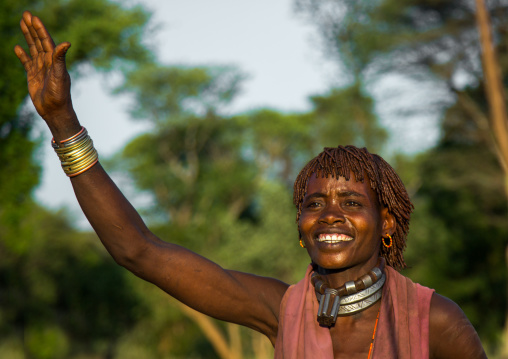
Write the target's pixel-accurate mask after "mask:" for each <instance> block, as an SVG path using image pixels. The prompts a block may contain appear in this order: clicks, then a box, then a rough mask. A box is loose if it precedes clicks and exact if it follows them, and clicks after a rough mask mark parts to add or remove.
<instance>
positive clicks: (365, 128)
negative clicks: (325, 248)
mask: <svg viewBox="0 0 508 359" xmlns="http://www.w3.org/2000/svg"><path fill="white" fill-rule="evenodd" d="M241 78H242V75H241V74H240V73H239V72H238V71H237V70H236V69H231V68H189V67H182V66H165V65H150V66H147V67H144V68H140V69H139V70H138V71H136V72H133V73H132V74H131V75H130V76H129V77H128V78H127V81H126V83H125V84H123V85H122V86H121V87H120V88H121V91H127V92H130V93H132V94H133V95H134V99H135V104H134V106H133V108H132V114H133V117H135V118H139V119H145V120H147V121H150V122H151V123H152V125H153V130H152V131H150V132H149V133H146V134H143V135H140V136H138V137H137V138H135V139H134V140H132V141H131V142H130V143H129V144H127V146H126V147H125V148H124V150H123V151H122V152H121V153H120V154H118V155H117V156H116V157H115V158H114V160H113V161H110V162H111V165H114V168H115V170H116V171H125V172H128V173H129V174H130V177H131V178H132V180H133V181H134V184H135V186H136V187H137V188H138V189H139V190H141V191H143V193H145V194H147V195H148V196H150V198H152V201H151V205H150V206H149V207H148V208H146V209H145V214H146V218H147V220H148V221H149V223H150V227H151V228H152V230H153V231H154V232H155V233H157V234H158V236H159V237H160V238H163V239H164V238H171V239H172V241H174V242H175V243H178V244H181V245H184V246H185V247H187V248H189V249H191V250H193V251H195V252H197V253H202V254H203V255H205V256H206V257H208V258H210V259H211V260H213V261H215V262H217V263H219V264H220V265H222V266H224V267H227V268H232V269H235V270H241V271H246V272H251V273H255V274H259V275H266V276H273V277H277V278H280V279H282V280H285V281H287V282H295V281H297V280H298V279H299V277H301V274H302V273H303V271H304V269H305V267H306V265H307V264H308V260H309V259H308V256H307V254H306V252H305V251H304V250H302V249H301V248H300V247H299V245H298V232H297V228H296V225H295V224H294V220H295V212H294V209H293V205H292V203H291V194H292V185H293V181H294V179H295V177H296V174H297V171H299V169H300V168H302V167H303V165H304V164H305V163H306V162H307V161H308V160H309V159H310V158H311V157H313V156H314V155H315V154H316V153H317V152H318V151H320V150H321V149H322V146H323V145H327V146H336V145H338V144H339V143H352V142H356V143H358V144H360V145H368V146H371V148H372V147H379V146H381V144H382V142H383V138H384V136H385V132H384V130H383V129H381V128H380V127H379V126H378V124H377V121H376V116H375V115H374V114H373V113H372V112H373V108H372V100H371V99H370V98H369V97H368V96H366V95H364V94H363V93H362V91H361V90H360V89H359V88H348V89H344V90H332V91H330V92H329V93H327V94H325V95H321V96H314V97H313V98H312V102H313V104H314V108H313V109H312V110H311V111H310V112H308V113H284V114H283V113H280V112H278V111H276V110H273V109H259V110H255V111H252V112H249V113H245V114H238V115H234V116H224V115H223V114H222V113H223V108H224V106H227V104H228V102H229V101H230V100H232V99H233V97H234V95H235V94H236V93H237V92H238V89H239V86H240V82H241ZM352 97H353V98H354V100H351V98H352ZM177 308H178V309H179V310H181V311H182V312H183V313H184V314H185V315H186V316H187V317H189V318H191V320H193V321H194V322H195V323H196V325H197V326H199V328H201V330H202V331H203V333H204V335H205V336H206V337H207V338H208V339H209V341H210V343H211V345H212V346H213V348H214V350H215V351H216V353H217V355H218V356H219V357H221V358H239V357H245V356H247V357H248V355H249V354H248V353H249V351H250V352H254V353H255V354H256V357H264V356H266V354H261V353H262V352H263V351H265V350H266V349H262V348H263V346H262V345H260V344H259V343H260V342H259V339H257V338H258V337H253V338H251V339H250V341H251V342H253V343H254V342H255V344H251V345H248V346H245V345H242V343H245V342H246V341H247V340H248V339H247V338H246V337H245V336H246V335H247V336H250V335H252V333H250V334H245V333H244V334H243V339H238V338H239V336H238V328H237V327H236V326H233V325H231V324H227V325H226V327H225V328H224V324H222V323H217V322H215V321H213V320H211V319H210V318H206V317H203V316H201V315H199V314H197V313H195V312H194V311H192V310H189V309H188V308H186V307H184V306H177ZM167 311H168V313H166V314H165V316H167V317H170V316H171V315H172V314H169V312H170V311H171V309H170V308H168V309H167ZM175 315H176V314H175ZM168 323H169V322H168ZM172 323H173V326H175V325H176V323H174V322H172ZM168 326H169V324H168ZM226 328H227V329H226ZM196 339H197V340H198V339H199V338H196ZM264 341H265V344H266V343H267V342H266V339H264ZM173 343H174V342H173ZM174 345H176V343H174ZM194 347H195V348H197V347H198V344H197V343H196V344H195V345H194ZM167 350H168V352H167V353H171V355H172V356H175V355H176V354H175V352H176V351H177V350H178V349H177V348H176V347H173V348H171V347H170V346H169V347H167ZM208 351H209V348H208ZM201 355H204V354H201Z"/></svg>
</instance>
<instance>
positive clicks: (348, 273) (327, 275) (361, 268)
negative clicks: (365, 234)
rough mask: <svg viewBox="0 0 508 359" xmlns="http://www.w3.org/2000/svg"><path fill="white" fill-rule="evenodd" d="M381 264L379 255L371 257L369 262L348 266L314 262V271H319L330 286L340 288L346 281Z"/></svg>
mask: <svg viewBox="0 0 508 359" xmlns="http://www.w3.org/2000/svg"><path fill="white" fill-rule="evenodd" d="M377 265H379V257H375V258H371V259H370V260H368V261H367V262H365V263H363V264H361V265H357V266H353V267H348V268H323V267H320V266H318V265H317V264H313V267H314V271H315V272H317V273H318V274H319V275H320V276H321V278H322V279H323V281H324V282H325V283H326V284H327V285H328V287H330V288H339V287H341V286H343V285H344V283H346V282H348V281H351V280H356V279H358V278H359V277H361V276H362V275H364V274H366V273H368V272H369V271H370V270H371V269H372V268H374V267H375V266H377Z"/></svg>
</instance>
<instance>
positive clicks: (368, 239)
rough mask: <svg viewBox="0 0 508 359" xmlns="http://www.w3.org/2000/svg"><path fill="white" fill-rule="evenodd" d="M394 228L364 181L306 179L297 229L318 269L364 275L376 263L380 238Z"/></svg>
mask: <svg viewBox="0 0 508 359" xmlns="http://www.w3.org/2000/svg"><path fill="white" fill-rule="evenodd" d="M394 226H395V220H394V218H393V216H392V215H390V214H389V213H388V210H387V209H386V208H381V206H380V204H379V202H378V199H377V197H376V194H375V193H374V191H373V190H372V189H371V188H370V184H369V182H368V180H367V179H366V180H365V181H364V182H363V183H362V182H356V181H355V180H354V177H352V178H351V179H350V180H349V181H347V180H346V179H345V178H344V177H339V178H338V179H337V178H332V177H328V178H321V177H316V175H315V174H314V175H312V177H310V178H309V182H308V185H307V193H306V195H305V197H304V199H303V205H302V213H301V216H300V219H299V221H298V227H299V230H300V234H301V236H302V240H303V241H304V243H305V246H306V248H307V251H308V253H309V256H310V258H311V259H312V261H313V262H314V263H315V264H317V265H318V266H320V267H322V268H325V269H351V270H352V272H357V271H358V272H359V273H360V274H359V275H362V274H365V272H366V271H368V270H370V269H372V267H374V266H375V265H376V263H377V260H378V257H379V248H380V244H381V237H382V236H383V235H386V233H390V234H393V230H394Z"/></svg>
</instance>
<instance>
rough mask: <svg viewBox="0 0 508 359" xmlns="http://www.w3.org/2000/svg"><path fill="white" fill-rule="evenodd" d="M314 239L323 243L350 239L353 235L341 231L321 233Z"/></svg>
mask: <svg viewBox="0 0 508 359" xmlns="http://www.w3.org/2000/svg"><path fill="white" fill-rule="evenodd" d="M316 240H317V241H318V242H324V243H340V242H349V241H352V240H353V237H351V236H348V235H347V234H341V233H321V234H319V235H318V236H317V238H316Z"/></svg>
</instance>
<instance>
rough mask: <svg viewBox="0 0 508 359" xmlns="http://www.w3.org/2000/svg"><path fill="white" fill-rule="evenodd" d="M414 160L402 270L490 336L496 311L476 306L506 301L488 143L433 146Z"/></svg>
mask: <svg viewBox="0 0 508 359" xmlns="http://www.w3.org/2000/svg"><path fill="white" fill-rule="evenodd" d="M472 164H474V166H472ZM419 167H420V170H419V171H420V179H421V187H420V189H419V191H418V193H417V196H416V198H415V204H416V211H415V215H414V217H413V220H412V224H411V234H410V239H409V240H410V241H411V245H410V246H409V247H408V248H410V249H409V250H408V261H409V262H410V265H412V268H411V270H409V271H408V274H409V275H410V276H411V277H412V278H414V279H416V280H418V281H420V282H423V283H425V284H426V285H428V286H430V287H433V288H436V289H438V290H439V292H440V293H441V294H443V295H445V296H447V297H449V298H452V299H453V300H454V301H456V302H457V303H458V304H459V305H460V306H461V308H462V309H463V310H464V311H465V313H466V314H467V316H468V318H469V319H470V320H471V322H472V323H473V325H474V326H475V328H477V330H478V331H479V333H480V335H482V337H483V339H485V340H488V341H490V342H492V341H495V339H496V336H497V333H498V332H499V330H500V328H501V327H502V324H503V316H501V315H485V311H484V310H483V308H486V307H488V308H489V312H490V313H503V311H504V310H505V303H506V291H505V285H506V280H507V277H506V272H505V271H503V270H500V269H502V268H503V267H504V261H505V256H504V253H505V247H506V245H507V244H508V241H507V240H506V238H508V228H507V227H506V217H507V214H508V209H507V203H506V197H505V196H504V184H503V175H502V171H501V169H500V168H499V165H498V164H497V161H496V159H495V157H494V156H493V155H492V154H490V153H489V151H488V150H486V149H483V150H479V149H478V148H477V147H474V146H464V145H456V146H440V147H438V148H436V149H435V150H433V151H431V152H429V153H428V155H426V156H425V157H424V158H423V159H422V160H421V163H420V166H419ZM500 194H501V195H500ZM421 253H426V255H425V256H421Z"/></svg>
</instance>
